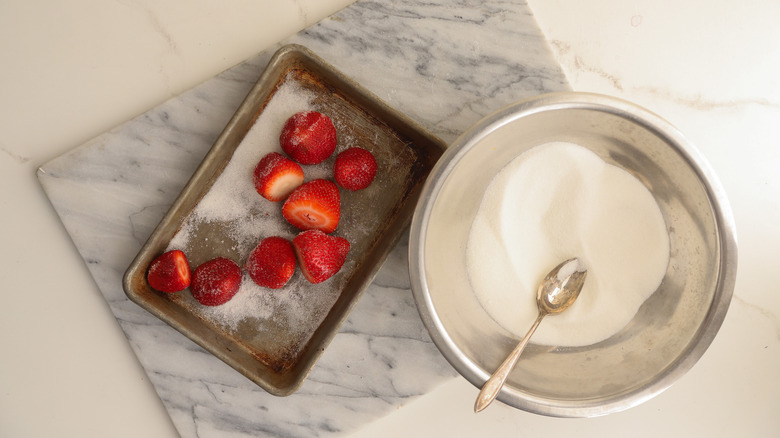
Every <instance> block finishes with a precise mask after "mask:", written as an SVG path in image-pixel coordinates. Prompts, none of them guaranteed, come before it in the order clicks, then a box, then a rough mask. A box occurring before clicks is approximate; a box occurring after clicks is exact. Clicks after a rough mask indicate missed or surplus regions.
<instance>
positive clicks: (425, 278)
mask: <svg viewBox="0 0 780 438" xmlns="http://www.w3.org/2000/svg"><path fill="white" fill-rule="evenodd" d="M553 141H566V142H571V143H576V144H578V145H580V146H584V147H586V148H588V149H590V150H591V151H593V152H595V153H596V154H597V155H598V156H600V157H601V158H602V159H603V160H605V161H606V162H608V163H610V164H613V165H616V166H619V167H621V168H623V169H625V170H627V171H628V172H630V173H631V174H633V175H634V176H635V177H636V178H638V179H639V180H640V181H641V182H642V183H643V184H644V185H645V186H647V188H648V189H649V190H650V192H651V193H652V194H653V196H654V197H655V199H656V201H657V202H658V205H659V206H660V208H661V211H662V213H663V216H664V220H665V221H666V225H667V229H668V231H669V238H670V262H669V267H668V270H667V272H666V275H665V277H664V279H663V281H662V283H661V285H660V287H659V288H658V290H656V291H655V293H653V295H652V296H650V298H648V299H647V301H646V302H645V303H644V304H643V305H642V307H641V308H640V309H639V311H638V312H637V314H636V315H635V317H634V318H633V320H632V321H631V322H630V323H629V324H628V325H627V326H626V327H625V328H623V329H622V330H621V331H620V332H618V333H616V334H615V335H614V336H612V337H610V338H609V339H607V340H604V341H602V342H599V343H596V344H593V345H589V346H585V347H550V346H543V345H536V344H533V338H532V340H531V344H530V345H529V346H528V348H527V349H526V351H525V352H524V353H523V356H522V357H521V359H520V361H519V362H518V364H517V367H516V368H515V370H514V372H513V373H512V374H511V376H510V377H509V379H508V381H507V383H506V385H505V386H504V388H503V389H502V391H501V393H500V394H499V396H498V399H499V400H501V401H503V402H504V403H506V404H509V405H511V406H514V407H516V408H519V409H523V410H526V411H529V412H535V413H539V414H544V415H551V416H563V417H592V416H598V415H604V414H608V413H611V412H616V411H620V410H624V409H627V408H629V407H632V406H635V405H637V404H639V403H642V402H643V401H646V400H648V399H650V398H651V397H653V396H655V395H657V394H659V393H660V392H661V391H663V390H664V389H666V388H668V387H669V386H670V385H671V384H672V383H673V382H674V381H675V380H677V379H678V378H679V377H680V376H682V375H683V374H684V373H685V372H686V371H688V370H689V369H690V368H691V367H692V366H693V364H694V363H695V362H696V361H697V360H698V359H699V358H700V357H701V356H702V354H704V351H705V350H706V349H707V347H708V346H709V345H710V343H711V342H712V340H713V338H714V337H715V334H716V333H717V331H718V329H719V328H720V326H721V323H722V322H723V319H724V317H725V316H726V311H727V309H728V306H729V302H730V301H731V296H732V291H733V288H734V282H735V274H736V266H737V244H736V237H735V230H734V220H733V217H732V213H731V210H730V207H729V204H728V201H727V199H726V195H725V192H724V190H723V189H722V187H721V186H720V183H719V182H718V180H717V178H716V177H715V175H714V173H713V172H712V170H711V169H710V167H709V166H708V164H707V163H706V162H705V160H704V159H703V158H702V157H701V155H699V153H698V152H697V151H696V149H695V148H694V147H693V146H691V145H690V144H689V143H688V141H687V140H686V139H685V138H684V137H683V136H682V135H681V134H680V133H679V132H678V131H677V130H676V129H675V128H674V127H672V126H671V125H670V124H669V123H668V122H666V121H664V120H663V119H661V118H660V117H658V116H656V115H654V114H652V113H650V112H649V111H647V110H644V109H642V108H639V107H637V106H635V105H633V104H630V103H628V102H625V101H622V100H618V99H615V98H610V97H606V96H601V95H594V94H586V93H556V94H549V95H543V96H540V97H536V98H533V99H530V100H526V101H522V102H519V103H516V104H513V105H511V106H509V107H506V108H504V109H502V110H500V111H498V112H496V113H494V114H492V115H490V116H488V117H486V118H485V119H483V120H482V121H480V122H479V123H477V124H476V125H475V126H474V127H472V128H471V129H469V130H468V131H467V132H465V133H464V134H463V135H462V136H461V137H459V138H458V139H457V140H456V141H455V142H454V143H453V144H452V145H451V146H450V147H449V148H448V149H447V151H446V152H445V154H444V155H443V156H442V158H441V159H440V161H439V162H438V163H437V165H436V166H435V167H434V169H433V171H432V173H431V175H430V176H429V178H428V181H427V183H426V185H425V187H424V188H423V192H422V195H421V198H420V201H419V203H418V205H417V210H416V211H415V215H414V218H413V220H412V226H411V235H410V244H409V265H410V275H411V280H412V291H413V294H414V298H415V300H416V302H417V306H418V309H419V311H420V315H421V317H422V320H423V322H424V323H425V326H426V328H427V329H428V331H429V333H430V335H431V338H432V339H433V341H434V343H435V344H436V346H437V347H438V348H439V349H440V350H441V352H442V353H443V355H444V356H445V357H446V359H447V360H448V361H449V362H450V363H451V364H452V365H453V366H454V367H455V369H456V370H457V371H458V372H459V373H460V374H461V375H463V376H464V377H465V378H466V379H467V380H468V381H470V382H471V383H472V384H473V385H474V386H476V387H481V386H482V384H483V383H484V382H485V381H486V380H487V379H488V377H489V376H490V374H491V373H492V372H493V371H494V370H495V369H496V368H497V367H498V365H499V364H500V363H501V361H502V360H503V359H504V358H505V357H506V355H507V354H508V353H509V351H510V350H511V349H512V348H513V347H514V345H516V343H517V341H518V340H519V339H518V337H517V336H516V335H513V334H510V333H509V332H507V331H506V330H504V329H503V328H501V327H500V326H499V325H498V324H497V323H496V322H495V321H494V320H493V319H492V318H491V317H490V316H489V315H488V314H487V313H486V312H485V310H484V309H483V308H482V307H481V305H480V303H479V302H478V301H477V298H476V297H475V295H474V293H473V291H472V288H471V285H470V283H469V278H468V274H467V269H466V242H467V239H468V235H469V230H470V227H471V224H472V221H473V219H474V215H475V214H476V212H477V209H478V207H479V205H480V202H481V200H482V195H483V193H484V191H485V188H486V187H487V185H488V184H489V183H490V181H491V179H492V177H493V176H494V175H496V173H497V172H498V171H499V170H500V169H501V168H502V167H504V166H505V165H506V164H507V163H508V162H510V161H511V160H512V159H514V158H515V157H517V156H518V155H520V154H521V153H523V152H524V151H526V150H528V149H530V148H532V147H534V146H537V145H541V144H544V143H548V142H553ZM520 202H522V200H520ZM637 263H642V261H641V260H637ZM476 394H477V392H476V391H475V392H474V395H475V397H476Z"/></svg>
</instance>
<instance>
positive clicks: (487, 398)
mask: <svg viewBox="0 0 780 438" xmlns="http://www.w3.org/2000/svg"><path fill="white" fill-rule="evenodd" d="M545 315H546V313H544V312H541V311H540V312H539V316H537V317H536V321H534V325H532V326H531V329H530V330H528V333H526V334H525V337H523V339H522V340H521V341H520V343H519V344H517V347H515V349H514V350H512V353H510V354H509V356H507V358H506V359H504V362H503V363H502V364H501V366H499V367H498V369H497V370H496V371H495V372H494V373H493V375H492V376H490V378H489V379H488V380H487V382H485V384H484V385H483V386H482V390H481V391H479V395H478V396H477V401H476V403H474V412H480V411H482V410H483V409H485V408H486V407H488V405H489V404H490V403H491V402H492V401H493V400H495V398H496V396H497V395H498V392H499V391H500V390H501V387H502V386H504V382H506V379H507V377H509V373H510V372H512V369H514V367H515V364H516V363H517V359H519V358H520V354H521V353H522V352H523V350H525V346H526V345H528V341H529V340H531V335H533V334H534V332H535V331H536V328H537V327H539V323H541V322H542V318H544V317H545Z"/></svg>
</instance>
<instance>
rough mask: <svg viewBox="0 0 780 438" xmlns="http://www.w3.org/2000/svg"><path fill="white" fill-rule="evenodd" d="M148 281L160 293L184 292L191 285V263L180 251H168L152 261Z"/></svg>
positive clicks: (147, 275) (147, 276)
mask: <svg viewBox="0 0 780 438" xmlns="http://www.w3.org/2000/svg"><path fill="white" fill-rule="evenodd" d="M146 279H147V280H148V281H149V286H151V287H153V288H155V289H157V290H159V291H160V292H167V293H172V292H178V291H180V290H184V289H186V288H187V287H188V286H189V285H190V262H189V261H188V260H187V256H186V255H185V254H184V253H183V252H181V251H179V250H178V249H174V250H171V251H168V252H166V253H164V254H162V255H159V256H157V258H155V259H154V260H152V263H151V264H150V265H149V271H148V272H147V274H146Z"/></svg>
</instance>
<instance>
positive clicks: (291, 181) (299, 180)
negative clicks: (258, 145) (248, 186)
mask: <svg viewBox="0 0 780 438" xmlns="http://www.w3.org/2000/svg"><path fill="white" fill-rule="evenodd" d="M252 180H253V181H254V183H255V189H256V190H257V193H259V194H260V195H262V197H264V198H265V199H268V200H269V201H273V202H277V201H281V200H283V199H284V198H286V197H287V195H289V194H290V193H291V192H292V191H293V190H295V188H296V187H298V186H299V185H301V184H303V169H301V166H300V165H298V163H296V162H295V161H293V160H291V159H289V158H287V157H285V156H284V155H282V154H280V153H278V152H271V153H270V154H268V155H266V156H264V157H263V158H262V159H261V160H260V162H259V163H257V166H256V167H255V171H254V173H253V175H252Z"/></svg>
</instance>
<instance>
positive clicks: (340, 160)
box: [333, 147, 377, 191]
mask: <svg viewBox="0 0 780 438" xmlns="http://www.w3.org/2000/svg"><path fill="white" fill-rule="evenodd" d="M376 169H377V165H376V158H374V154H372V153H371V152H369V151H367V150H365V149H363V148H359V147H352V148H349V149H346V150H344V151H342V152H340V153H339V154H338V155H337V156H336V162H335V164H334V166H333V179H335V180H336V182H337V183H338V184H339V185H340V186H341V187H343V188H345V189H347V190H352V191H355V190H362V189H365V188H366V187H368V186H369V185H371V182H372V181H374V177H375V176H376Z"/></svg>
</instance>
